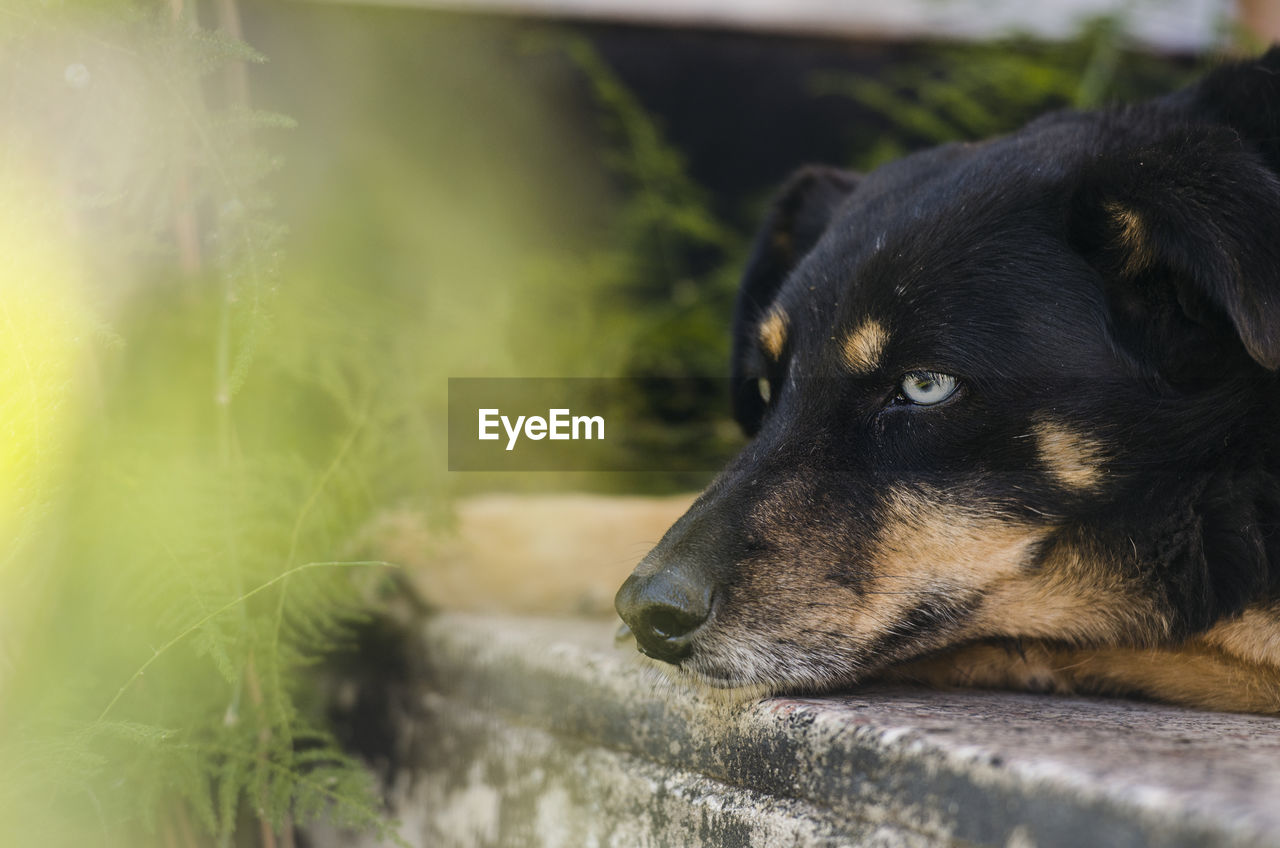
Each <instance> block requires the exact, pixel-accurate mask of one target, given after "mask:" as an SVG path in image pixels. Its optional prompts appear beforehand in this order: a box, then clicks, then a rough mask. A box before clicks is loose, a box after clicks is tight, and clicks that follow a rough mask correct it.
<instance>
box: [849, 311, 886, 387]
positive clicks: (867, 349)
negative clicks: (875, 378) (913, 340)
mask: <svg viewBox="0 0 1280 848" xmlns="http://www.w3.org/2000/svg"><path fill="white" fill-rule="evenodd" d="M888 341H889V334H888V333H887V332H885V329H884V326H883V325H882V324H881V323H880V322H879V321H875V320H867V321H864V322H863V323H862V325H861V326H859V327H858V328H857V329H855V330H854V331H853V332H852V333H850V334H849V335H848V337H847V338H845V340H844V350H843V352H844V362H845V365H847V366H849V370H851V371H853V373H855V374H870V373H871V372H872V371H874V370H875V369H876V366H877V365H879V364H880V356H881V354H883V353H884V346H885V344H886V343H887V342H888Z"/></svg>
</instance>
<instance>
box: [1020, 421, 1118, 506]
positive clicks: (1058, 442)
mask: <svg viewBox="0 0 1280 848" xmlns="http://www.w3.org/2000/svg"><path fill="white" fill-rule="evenodd" d="M1032 432H1033V433H1034V434H1035V437H1036V443H1037V447H1038V449H1039V452H1040V462H1041V463H1042V464H1043V465H1044V467H1045V468H1047V469H1048V471H1049V473H1050V474H1051V475H1053V478H1054V479H1055V480H1057V481H1058V482H1059V483H1061V484H1062V485H1063V486H1064V487H1066V488H1068V489H1073V490H1077V491H1078V490H1085V489H1091V488H1093V487H1094V486H1096V485H1097V484H1098V482H1099V481H1100V479H1101V476H1102V471H1101V469H1100V467H1099V466H1100V465H1101V463H1102V460H1103V451H1102V445H1101V444H1100V443H1099V442H1098V441H1097V440H1095V439H1091V438H1089V437H1088V436H1083V435H1081V434H1079V433H1077V432H1075V431H1073V430H1071V429H1069V428H1067V427H1065V426H1063V425H1062V424H1057V423H1054V422H1052V421H1041V422H1040V423H1038V424H1036V425H1035V426H1034V427H1033V428H1032Z"/></svg>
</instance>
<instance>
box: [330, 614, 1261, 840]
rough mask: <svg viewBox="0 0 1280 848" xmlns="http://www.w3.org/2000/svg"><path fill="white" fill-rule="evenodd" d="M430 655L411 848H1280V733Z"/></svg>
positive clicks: (442, 648)
mask: <svg viewBox="0 0 1280 848" xmlns="http://www.w3.org/2000/svg"><path fill="white" fill-rule="evenodd" d="M423 637H424V640H425V647H426V653H427V656H428V663H429V667H428V670H427V671H426V673H425V674H424V677H425V679H424V680H422V681H421V684H420V685H421V690H420V693H419V694H420V706H421V709H422V715H421V721H422V722H425V723H426V728H425V731H424V729H423V728H421V727H419V728H415V735H416V736H417V737H418V738H419V739H420V740H422V742H421V744H420V745H419V747H418V750H417V751H416V753H415V754H414V757H415V759H416V760H417V761H418V762H417V766H418V771H417V773H416V774H412V775H411V774H410V772H409V771H408V770H403V771H402V772H401V773H400V774H398V775H397V779H396V784H395V787H394V790H393V793H394V797H395V801H396V806H397V814H398V815H399V816H400V817H401V819H402V821H403V828H402V833H403V836H404V838H405V839H406V840H407V841H408V842H409V843H410V844H411V845H415V846H417V845H422V846H437V845H457V846H471V845H484V846H488V845H504V846H506V845H510V846H525V845H531V846H539V845H546V846H551V845H565V846H588V845H601V846H603V845H616V846H633V845H634V846H645V845H654V846H661V845H671V846H696V845H717V846H718V845H795V846H828V845H874V846H912V847H913V848H914V846H934V845H994V846H1010V848H1014V846H1016V848H1028V847H1029V846H1037V848H1051V846H1061V848H1076V846H1145V845H1159V846H1188V848H1189V846H1264V845H1280V722H1277V721H1275V720H1273V719H1267V718H1262V717H1256V716H1239V715H1224V714H1214V713H1196V712H1189V711H1186V710H1180V709H1175V708H1171V707H1163V706H1158V705H1151V704H1138V703H1131V702H1126V701H1106V700H1092V699H1079V698H1076V699H1064V698H1053V697H1042V696H1032V695H1020V694H1010V693H983V692H961V693H939V692H927V691H922V690H910V689H896V688H895V689H888V688H883V689H868V690H865V691H861V692H858V693H856V694H852V695H844V696H836V697H829V698H774V699H768V700H765V701H761V702H757V703H753V704H747V705H737V706H735V705H731V704H728V703H724V702H722V701H719V700H717V699H715V698H710V697H707V696H705V695H700V694H698V693H695V692H692V691H689V690H687V689H684V688H681V687H673V686H671V685H670V684H667V683H666V682H665V681H664V680H663V679H662V678H661V676H660V675H658V674H656V673H655V672H654V671H653V670H652V669H647V668H644V667H643V666H642V665H641V663H640V661H639V660H638V658H637V657H636V656H635V655H634V652H633V651H632V650H631V649H625V650H623V649H617V648H614V647H613V646H612V639H611V631H610V628H609V627H608V626H607V625H604V624H599V623H589V622H582V621H574V620H545V619H544V620H536V619H512V618H502V617H488V616H464V615H446V616H440V617H437V618H435V619H433V620H431V621H430V622H429V623H428V624H427V625H426V627H425V629H424V632H423ZM313 837H314V840H313V841H315V842H316V843H318V844H320V845H326V844H329V845H338V844H353V843H352V842H350V841H348V840H347V839H344V838H341V837H340V835H337V834H321V833H315V834H313Z"/></svg>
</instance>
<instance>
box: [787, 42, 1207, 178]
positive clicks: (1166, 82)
mask: <svg viewBox="0 0 1280 848" xmlns="http://www.w3.org/2000/svg"><path fill="white" fill-rule="evenodd" d="M1195 70H1196V67H1195V65H1194V64H1193V63H1185V62H1181V63H1180V62H1175V61H1171V60H1169V59H1168V58H1164V57H1159V56H1154V55H1151V54H1149V53H1144V52H1142V51H1140V50H1137V49H1135V48H1134V47H1133V46H1132V45H1131V44H1129V43H1128V41H1127V39H1126V36H1125V27H1124V20H1123V18H1122V17H1102V18H1096V19H1094V20H1092V21H1090V22H1088V23H1087V24H1085V25H1084V27H1083V28H1082V30H1081V32H1080V34H1079V35H1078V36H1076V37H1075V38H1074V39H1071V40H1069V41H1063V42H1045V41H1037V40H1034V39H1031V38H1027V37H1024V36H1017V35H1011V36H1009V37H1007V38H1003V39H999V40H996V41H992V42H985V43H979V44H945V45H937V46H935V47H934V48H933V49H931V50H929V51H928V52H927V54H926V55H925V56H923V57H921V58H920V59H919V60H917V61H913V62H911V63H908V64H903V65H898V66H893V67H889V68H886V69H885V70H884V72H882V73H879V74H877V75H876V76H875V77H866V76H853V75H849V74H841V73H834V72H833V73H823V74H817V75H815V76H814V78H813V79H812V80H811V83H810V88H811V90H812V91H813V93H814V94H815V95H835V96H841V97H848V98H850V99H852V100H854V101H855V102H857V103H858V104H860V105H862V106H863V107H865V108H868V109H871V110H873V111H875V112H877V113H879V114H880V115H881V116H882V117H883V118H884V119H886V120H887V121H888V122H889V124H890V126H891V127H892V129H891V130H890V131H889V132H887V133H877V134H876V136H875V137H874V138H872V139H868V143H867V144H866V145H865V146H864V147H862V148H861V149H858V150H856V151H854V152H853V155H852V161H851V163H850V164H851V165H852V166H853V167H855V168H857V169H860V170H870V169H872V168H874V167H876V166H877V165H880V164H882V163H884V162H887V161H890V160H892V159H897V158H899V157H901V156H902V155H904V154H906V153H909V152H910V151H912V150H916V149H920V148H922V147H929V146H932V145H935V144H942V143H945V142H948V141H974V140H977V139H982V138H987V137H989V136H992V135H998V134H1001V133H1006V132H1010V131H1012V130H1015V129H1017V128H1018V127H1020V126H1022V125H1023V124H1025V123H1027V122H1028V121H1030V120H1032V119H1033V118H1035V117H1037V116H1038V115H1041V114H1043V113H1044V112H1046V111H1049V110H1052V109H1062V108H1078V109H1090V108H1095V107H1098V106H1103V105H1106V104H1108V103H1123V102H1130V101H1136V100H1140V99H1143V98H1146V97H1154V96H1156V95H1159V94H1164V93H1167V92H1169V91H1172V90H1174V89H1175V88H1178V87H1179V86H1181V85H1183V84H1185V83H1187V82H1189V81H1190V80H1191V78H1192V77H1193V76H1194V71H1195Z"/></svg>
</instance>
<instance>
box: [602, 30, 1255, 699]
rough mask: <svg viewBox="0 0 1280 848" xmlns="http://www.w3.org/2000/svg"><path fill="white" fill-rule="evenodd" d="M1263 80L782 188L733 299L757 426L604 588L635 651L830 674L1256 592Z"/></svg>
mask: <svg viewBox="0 0 1280 848" xmlns="http://www.w3.org/2000/svg"><path fill="white" fill-rule="evenodd" d="M1278 71H1280V53H1277V51H1273V52H1272V53H1271V54H1268V56H1267V57H1266V58H1265V59H1264V60H1262V62H1259V63H1255V64H1254V65H1245V66H1239V67H1236V68H1232V69H1224V70H1223V71H1220V72H1218V73H1217V74H1216V75H1214V76H1211V77H1209V78H1208V79H1206V80H1205V81H1203V82H1202V83H1201V84H1200V86H1199V87H1197V88H1193V89H1189V90H1188V91H1185V92H1182V93H1180V94H1178V95H1174V96H1172V97H1170V98H1166V99H1164V100H1161V101H1156V102H1154V103H1150V104H1145V105H1143V106H1139V107H1130V108H1126V109H1122V110H1114V111H1110V112H1102V113H1086V114H1080V113H1062V114H1057V115H1053V116H1049V117H1048V118H1045V119H1042V120H1040V121H1038V122H1036V123H1034V124H1032V125H1030V126H1028V127H1026V128H1025V129H1023V130H1022V131H1020V132H1018V133H1015V134H1013V135H1009V136H1005V137H1002V138H998V139H994V140H991V141H987V142H984V143H980V144H957V145H949V146H945V147H941V148H937V149H934V150H930V151H926V152H923V153H919V154H916V155H913V156H910V157H907V158H905V159H902V160H900V161H898V162H895V163H892V164H890V165H888V166H885V167H882V168H880V169H878V170H876V171H874V172H872V173H870V174H867V175H865V176H857V175H853V174H848V173H844V172H840V171H835V170H829V169H809V170H805V171H802V172H801V173H800V174H798V175H797V176H795V177H794V178H793V179H792V180H791V181H790V183H789V184H788V185H787V186H786V187H785V188H784V190H783V191H782V193H781V195H780V197H779V199H778V200H777V201H776V203H775V205H774V207H773V209H772V211H771V213H770V215H769V217H768V220H767V221H766V223H765V225H764V227H763V230H762V232H761V233H760V235H759V236H758V237H757V240H756V244H755V248H754V251H753V254H752V257H751V259H750V261H749V264H748V268H747V271H746V274H745V277H744V280H743V283H742V289H741V292H740V294H739V298H738V304H737V309H736V314H735V317H734V339H733V351H734V352H733V368H732V371H733V373H732V380H733V390H734V412H735V415H736V417H737V419H738V421H739V423H740V424H741V425H742V427H743V428H744V429H745V430H746V432H747V433H748V434H749V435H751V436H753V440H752V441H751V443H750V444H749V445H748V446H747V447H746V449H745V450H744V451H743V452H742V453H741V454H740V455H739V456H738V457H737V458H736V459H735V460H734V461H733V462H732V463H731V464H730V465H729V467H728V468H726V469H725V470H724V471H723V473H721V474H720V476H719V477H718V478H717V479H716V480H715V481H714V482H713V483H712V484H711V486H710V487H709V488H708V489H707V490H706V492H704V493H703V495H702V496H701V497H700V498H699V499H698V501H697V502H696V503H695V504H694V506H693V507H692V508H691V509H690V510H689V512H688V513H687V514H686V515H685V516H684V517H683V518H681V519H680V520H679V521H678V522H677V523H676V524H675V525H674V526H673V527H672V528H671V529H670V531H669V532H668V533H667V534H666V536H665V537H664V538H663V539H662V541H661V542H660V543H659V544H658V546H657V547H656V548H654V550H653V551H652V552H651V553H650V554H649V555H648V556H647V557H646V558H645V559H644V561H643V562H641V563H640V565H639V566H638V567H637V568H636V570H635V572H634V573H633V575H632V576H631V577H630V578H629V579H628V580H627V582H626V583H625V584H624V585H623V587H622V589H621V590H620V591H619V593H618V597H617V608H618V611H619V613H620V614H621V616H622V618H623V619H624V621H626V623H627V624H628V626H629V627H630V629H631V630H632V632H633V633H634V634H635V636H636V639H637V642H638V645H639V647H640V649H641V650H642V651H643V652H644V653H646V654H648V655H649V656H651V657H654V658H656V659H659V660H663V661H665V662H667V663H670V664H672V665H674V666H676V667H677V668H679V669H680V670H681V671H683V672H687V673H688V675H689V676H691V677H693V678H695V679H698V680H701V681H703V682H706V683H710V684H712V685H715V686H720V687H736V686H752V685H754V686H757V687H764V688H768V689H773V690H780V689H806V690H814V689H825V688H831V687H834V686H840V685H845V684H848V683H851V682H854V681H856V680H857V679H859V678H861V677H863V676H865V675H866V674H867V673H868V672H871V671H874V670H875V669H877V668H880V667H883V666H884V665H885V664H887V663H891V662H895V661H899V660H903V659H907V658H909V657H912V656H916V655H919V654H921V653H924V652H927V651H930V650H934V649H938V648H942V647H946V646H949V645H953V644H957V643H960V642H963V641H968V640H973V639H982V638H1002V637H1022V636H1027V637H1038V638H1046V639H1054V640H1063V641H1065V642H1070V643H1073V644H1080V645H1101V644H1127V645H1143V644H1152V645H1153V644H1164V643H1168V642H1170V641H1173V640H1177V639H1180V638H1184V637H1186V636H1187V635H1189V634H1191V633H1194V632H1197V631H1199V630H1202V629H1204V628H1205V627H1207V626H1209V625H1210V624H1211V623H1212V622H1213V621H1215V620H1218V619H1220V618H1222V617H1224V616H1229V615H1232V614H1234V613H1236V612H1238V611H1239V610H1240V609H1241V607H1242V606H1243V605H1244V604H1246V603H1248V602H1249V601H1250V600H1252V599H1255V598H1257V597H1259V596H1260V595H1262V594H1264V593H1266V592H1271V591H1275V583H1276V580H1275V578H1274V577H1273V576H1272V575H1273V574H1274V573H1275V571H1276V569H1273V568H1272V566H1271V563H1273V562H1280V530H1278V529H1277V522H1278V521H1280V494H1278V491H1280V490H1278V487H1277V473H1276V472H1277V454H1276V450H1277V448H1280V439H1277V437H1276V436H1275V435H1274V433H1275V432H1276V431H1277V429H1278V427H1277V425H1280V419H1278V418H1277V417H1276V414H1277V412H1278V411H1280V403H1278V398H1277V377H1276V370H1277V367H1280V179H1278V178H1277V173H1276V168H1277V166H1278V165H1280V147H1276V146H1275V145H1276V142H1274V141H1271V140H1270V139H1274V138H1276V137H1277V136H1280V119H1273V120H1274V122H1275V126H1274V127H1272V128H1271V129H1270V130H1267V131H1266V132H1267V134H1266V135H1265V137H1264V135H1263V133H1262V132H1261V131H1258V128H1257V127H1256V126H1254V125H1256V124H1257V123H1258V121H1259V120H1260V119H1257V118H1255V117H1239V116H1233V115H1232V114H1231V112H1230V108H1231V103H1232V102H1239V103H1240V104H1241V105H1240V110H1241V112H1240V114H1241V115H1247V116H1256V115H1257V114H1258V113H1259V112H1267V113H1268V114H1276V113H1280V82H1273V80H1280V77H1277V76H1276V74H1277V72H1278ZM1251 74H1253V75H1256V77H1257V78H1254V77H1253V76H1250V75H1251ZM1259 97H1263V98H1265V99H1263V100H1259V99H1258V98H1259ZM1262 103H1265V104H1267V108H1266V109H1263V108H1262V106H1261V105H1259V104H1262ZM1250 122H1252V124H1251V123H1250ZM1250 133H1253V137H1255V138H1258V139H1262V140H1261V141H1257V142H1255V141H1252V140H1251V136H1250Z"/></svg>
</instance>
